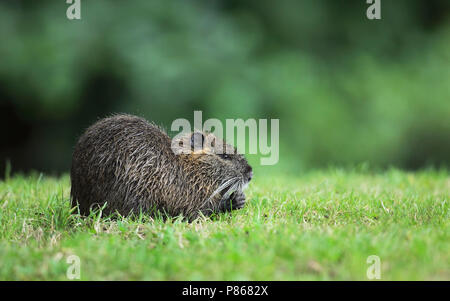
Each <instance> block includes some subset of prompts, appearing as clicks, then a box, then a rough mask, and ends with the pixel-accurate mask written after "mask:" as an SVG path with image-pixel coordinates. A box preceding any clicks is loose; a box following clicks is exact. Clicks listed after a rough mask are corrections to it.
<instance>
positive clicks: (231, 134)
mask: <svg viewBox="0 0 450 301" xmlns="http://www.w3.org/2000/svg"><path fill="white" fill-rule="evenodd" d="M268 123H269V120H267V119H259V120H256V119H247V120H245V121H244V120H243V119H226V121H225V126H224V125H223V124H222V122H221V121H220V120H219V119H215V118H211V119H207V120H205V122H203V118H202V111H194V126H193V127H192V126H191V123H190V122H189V120H187V119H184V118H179V119H176V120H174V121H173V122H172V125H171V131H173V132H179V133H178V134H177V135H176V136H175V137H174V138H173V140H172V141H173V142H172V150H173V151H174V152H175V153H179V150H180V149H181V153H191V152H195V151H196V149H193V148H191V145H190V144H187V145H183V146H181V148H180V145H178V143H179V141H183V137H184V136H185V135H186V133H191V132H192V131H194V132H195V131H200V132H209V133H212V134H214V135H215V136H216V137H218V138H220V139H223V138H225V137H226V138H225V139H224V140H225V142H227V143H229V144H233V143H234V141H235V138H236V149H237V151H238V153H245V150H246V147H247V146H248V154H251V155H255V154H261V155H263V156H265V157H261V158H260V163H261V165H274V164H276V163H278V159H279V150H280V147H279V142H280V122H279V119H270V145H269V144H268V137H267V136H268V133H269V129H268ZM224 129H225V130H226V135H224ZM247 130H248V145H247V144H246V141H247V139H246V138H247V136H246V132H247ZM235 131H236V134H237V135H236V137H235ZM199 136H202V135H199ZM193 137H194V136H193ZM201 139H203V137H201ZM202 142H203V141H202ZM205 142H206V143H210V144H215V145H208V147H214V148H215V149H216V153H217V151H219V153H220V154H222V153H224V154H231V153H233V152H234V149H229V148H226V147H223V148H221V147H218V146H217V144H216V143H221V141H215V140H208V139H206V141H205ZM193 144H194V145H197V143H193ZM200 146H201V147H200V148H204V146H203V143H200Z"/></svg>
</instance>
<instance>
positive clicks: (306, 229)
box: [0, 169, 450, 280]
mask: <svg viewBox="0 0 450 301" xmlns="http://www.w3.org/2000/svg"><path fill="white" fill-rule="evenodd" d="M449 188H450V177H449V173H448V171H445V170H440V171H436V170H427V171H421V172H417V173H406V172H401V171H398V170H389V171H386V172H377V173H372V172H368V171H360V172H358V171H343V170H339V169H333V170H327V171H315V172H309V173H307V174H304V175H300V176H298V177H297V178H293V177H292V176H277V177H264V176H263V175H258V174H256V177H255V179H254V181H253V182H252V183H251V185H250V187H249V189H248V190H247V196H248V203H247V206H246V207H245V209H243V210H240V211H236V212H233V213H231V214H230V213H226V214H222V215H219V216H218V217H217V218H213V219H200V220H196V221H194V222H192V223H187V222H184V221H182V220H181V219H179V218H178V219H169V220H166V221H163V220H162V219H160V218H156V219H152V218H150V217H148V216H142V215H141V216H140V217H136V218H118V219H109V218H105V217H101V218H100V215H99V214H97V215H92V216H90V217H88V218H81V217H79V216H78V215H73V214H70V206H69V202H68V198H69V193H70V181H69V177H68V176H64V177H62V178H60V179H57V178H52V177H47V176H45V175H44V176H43V175H39V174H31V175H28V176H21V175H16V176H14V177H11V178H8V177H7V178H6V180H5V181H2V182H0V229H1V231H0V279H1V280H67V277H66V271H67V269H68V267H69V264H68V263H67V262H66V260H67V257H68V256H69V255H71V254H75V255H77V256H79V258H80V260H81V266H80V270H81V279H82V280H138V279H139V280H140V279H142V280H328V279H330V280H367V277H366V271H367V268H368V267H369V265H370V264H368V263H367V262H366V260H367V257H368V256H369V255H377V256H379V258H380V260H381V279H382V280H450V252H449V250H450V232H449V204H448V199H449V192H450V189H449Z"/></svg>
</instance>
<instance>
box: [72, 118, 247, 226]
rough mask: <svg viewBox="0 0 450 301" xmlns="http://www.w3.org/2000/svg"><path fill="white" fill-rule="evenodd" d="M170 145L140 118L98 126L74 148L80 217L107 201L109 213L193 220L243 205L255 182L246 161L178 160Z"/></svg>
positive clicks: (193, 157)
mask: <svg viewBox="0 0 450 301" xmlns="http://www.w3.org/2000/svg"><path fill="white" fill-rule="evenodd" d="M171 143H172V140H171V139H170V137H169V136H168V135H167V134H166V133H165V132H164V131H163V130H162V129H161V128H159V127H158V126H156V125H154V124H152V123H149V122H147V121H146V120H145V119H143V118H140V117H136V116H132V115H124V114H121V115H115V116H112V117H108V118H105V119H102V120H100V121H98V122H97V123H95V124H94V125H92V126H91V127H89V128H88V129H87V130H86V132H85V133H84V134H83V135H82V136H81V137H80V139H79V140H78V143H77V145H76V146H75V149H74V153H73V158H72V168H71V183H72V190H71V199H72V206H77V205H78V208H79V212H80V213H81V214H82V215H88V214H89V212H90V209H91V208H92V207H93V206H96V207H102V206H103V205H104V204H105V202H106V203H107V204H106V206H105V209H104V213H106V214H109V213H111V212H114V211H117V212H119V213H120V214H122V215H128V214H129V213H131V212H134V213H139V211H141V210H142V211H143V212H150V211H152V210H154V209H156V210H162V211H164V212H166V213H168V214H169V215H179V214H183V215H185V216H188V217H190V218H194V217H196V216H197V214H198V213H199V212H202V213H204V214H205V215H208V214H210V213H212V212H217V211H223V210H227V209H228V207H230V206H233V202H234V207H242V206H243V202H244V200H245V196H244V195H243V193H242V191H241V190H242V187H243V186H244V185H245V184H246V183H248V181H249V180H250V178H251V168H250V167H249V166H248V164H247V163H246V160H245V158H243V156H240V155H237V154H236V155H233V156H228V157H231V158H234V160H230V159H229V158H228V157H227V158H228V159H227V160H225V159H222V158H221V157H218V156H216V155H215V154H213V153H208V155H198V154H197V155H193V154H187V155H185V154H182V155H176V154H175V153H174V152H173V151H172V148H171ZM241 165H242V168H240V167H241ZM245 173H248V174H245ZM249 175H250V176H249ZM222 186H223V187H222ZM230 188H232V189H233V191H231V190H230ZM226 189H228V192H229V193H228V194H225V193H224V191H225V190H226ZM224 195H226V197H224ZM234 209H236V208H234Z"/></svg>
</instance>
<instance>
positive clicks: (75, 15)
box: [66, 0, 81, 20]
mask: <svg viewBox="0 0 450 301" xmlns="http://www.w3.org/2000/svg"><path fill="white" fill-rule="evenodd" d="M66 3H67V4H70V5H69V7H68V8H67V10H66V16H67V19H69V20H81V0H66Z"/></svg>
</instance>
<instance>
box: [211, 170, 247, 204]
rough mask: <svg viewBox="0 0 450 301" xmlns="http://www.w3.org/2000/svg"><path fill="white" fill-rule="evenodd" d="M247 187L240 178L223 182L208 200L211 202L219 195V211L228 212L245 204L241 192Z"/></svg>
mask: <svg viewBox="0 0 450 301" xmlns="http://www.w3.org/2000/svg"><path fill="white" fill-rule="evenodd" d="M247 186H248V182H246V183H245V182H244V181H243V179H242V178H240V177H235V178H231V179H228V180H226V181H224V182H223V183H222V184H221V185H220V186H219V187H218V188H217V189H216V190H215V191H214V192H213V193H212V194H211V196H210V197H209V198H208V202H211V201H212V200H213V198H214V197H215V196H216V195H220V196H221V197H220V201H219V204H220V205H219V207H220V208H219V210H220V211H223V210H225V211H226V210H228V207H231V208H232V209H239V208H242V207H243V205H244V202H245V195H244V193H243V190H244V189H245V188H246V187H247Z"/></svg>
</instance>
